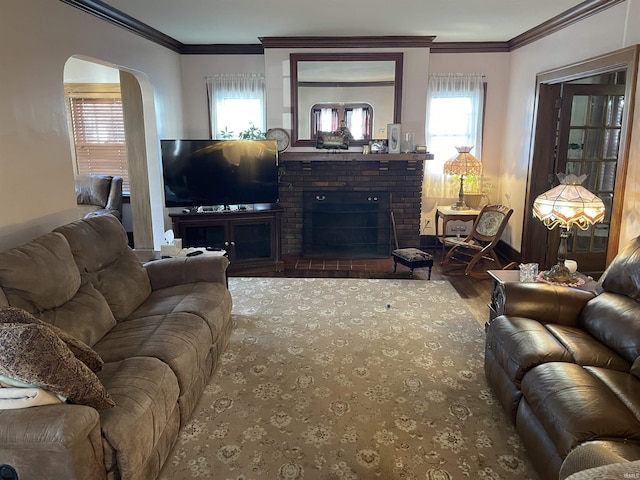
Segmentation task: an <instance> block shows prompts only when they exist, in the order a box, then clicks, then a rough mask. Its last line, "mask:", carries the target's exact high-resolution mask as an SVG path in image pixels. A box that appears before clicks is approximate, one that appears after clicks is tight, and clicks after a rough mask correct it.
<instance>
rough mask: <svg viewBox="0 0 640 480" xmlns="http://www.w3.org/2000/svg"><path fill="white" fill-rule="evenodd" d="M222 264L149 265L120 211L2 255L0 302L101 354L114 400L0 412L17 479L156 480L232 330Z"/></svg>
mask: <svg viewBox="0 0 640 480" xmlns="http://www.w3.org/2000/svg"><path fill="white" fill-rule="evenodd" d="M227 265H228V261H227V259H226V258H225V257H213V256H204V255H201V256H199V257H192V258H172V259H165V260H158V261H155V262H150V263H148V264H145V265H143V264H141V263H140V261H139V260H138V258H137V257H136V255H135V254H134V252H133V251H132V250H131V249H130V248H129V247H128V246H127V236H126V232H125V230H124V228H123V227H122V225H121V224H120V222H119V221H118V220H117V219H116V218H115V217H113V216H111V215H103V216H96V217H91V218H87V219H82V220H78V221H77V222H74V223H71V224H69V225H65V226H62V227H60V228H58V229H56V230H55V231H54V232H52V233H49V234H47V235H43V236H42V237H39V238H37V239H35V240H33V241H32V242H29V243H28V244H25V245H23V246H21V247H17V248H14V249H12V250H9V251H6V252H3V253H0V305H10V306H13V307H19V308H21V309H24V310H26V311H27V312H30V313H32V314H33V315H34V316H35V317H37V318H39V319H41V320H43V321H45V322H47V323H50V324H53V325H55V326H57V327H60V328H62V329H63V330H65V331H66V332H68V333H70V334H72V335H73V336H74V337H75V338H77V339H79V340H81V341H82V342H84V343H86V344H87V345H89V346H90V347H93V349H94V350H95V352H97V353H98V354H99V355H100V356H101V357H102V359H103V360H104V362H105V365H104V367H103V369H102V370H101V371H100V372H98V373H97V376H98V378H99V379H100V381H101V382H102V384H103V385H104V386H105V387H106V390H107V392H108V393H109V395H110V396H111V398H112V399H113V401H114V402H115V406H114V407H112V408H107V409H104V410H96V409H94V408H92V407H89V406H85V405H78V404H74V405H71V404H58V405H46V406H38V407H33V408H23V409H16V410H2V411H0V464H2V463H4V464H8V465H11V466H12V467H14V468H15V469H16V471H17V473H18V475H19V478H20V480H30V479H34V480H35V479H37V480H42V479H46V478H55V479H60V478H63V479H65V480H68V479H78V480H86V479H92V480H93V479H132V480H137V479H151V478H156V477H157V475H158V473H159V471H160V469H161V467H162V465H163V463H164V462H165V460H166V459H167V457H168V455H169V453H170V451H171V449H172V447H173V445H174V444H175V442H176V439H177V436H178V433H179V429H180V427H181V426H183V425H184V424H185V422H186V421H187V419H188V418H189V416H190V414H191V413H192V411H193V409H194V407H195V405H196V403H197V401H198V399H199V397H200V396H201V394H202V392H203V390H204V388H205V386H206V384H207V381H208V380H209V378H210V376H211V374H212V373H213V371H214V369H215V367H216V364H217V361H218V358H219V357H220V355H221V354H222V352H223V350H224V348H225V346H226V344H227V341H228V338H229V336H230V333H231V327H232V323H231V307H232V300H231V295H230V293H229V290H228V289H227V287H226V274H225V271H226V267H227Z"/></svg>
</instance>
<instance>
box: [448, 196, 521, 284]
mask: <svg viewBox="0 0 640 480" xmlns="http://www.w3.org/2000/svg"><path fill="white" fill-rule="evenodd" d="M512 213H513V209H512V208H508V207H505V206H504V205H485V206H484V207H483V208H482V210H481V211H480V213H479V214H478V217H477V218H476V220H475V222H473V228H472V229H471V233H469V235H468V236H467V237H466V238H454V237H445V239H444V244H445V246H448V247H451V249H450V250H449V251H448V252H447V254H446V255H445V257H444V259H443V260H442V262H441V263H440V265H442V266H443V267H447V266H450V267H451V268H455V267H464V266H465V265H466V268H465V270H464V273H465V275H469V276H471V277H475V278H486V277H487V276H488V275H487V269H486V268H485V269H483V270H482V271H479V270H477V269H474V267H475V266H476V264H477V263H478V262H480V261H481V260H482V261H484V260H488V261H491V262H494V263H495V265H496V267H495V268H496V269H502V268H503V265H502V262H501V261H500V259H499V258H498V255H497V254H496V252H495V251H494V248H495V246H496V245H497V244H498V241H499V240H500V237H501V236H502V232H503V231H504V229H505V227H506V226H507V223H508V222H509V217H511V214H512ZM454 260H455V261H457V262H458V263H457V264H455V263H452V261H454Z"/></svg>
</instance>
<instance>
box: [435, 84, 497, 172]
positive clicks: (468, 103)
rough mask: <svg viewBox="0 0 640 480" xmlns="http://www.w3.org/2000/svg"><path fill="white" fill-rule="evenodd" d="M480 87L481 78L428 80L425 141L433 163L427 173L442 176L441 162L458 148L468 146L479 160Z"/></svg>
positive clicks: (481, 90)
mask: <svg viewBox="0 0 640 480" xmlns="http://www.w3.org/2000/svg"><path fill="white" fill-rule="evenodd" d="M484 87H485V84H484V80H483V76H482V75H475V74H474V75H467V74H445V75H433V76H431V77H429V90H428V97H427V114H428V117H427V132H426V133H427V135H426V138H427V147H428V148H429V151H430V152H431V153H433V154H434V156H435V161H434V162H428V163H427V165H428V166H427V168H428V170H429V172H431V173H440V174H442V168H443V165H444V162H445V161H446V160H448V159H449V158H451V157H453V156H454V155H456V149H455V147H458V146H461V145H472V146H473V147H474V148H473V150H472V154H473V155H474V156H475V157H476V158H478V159H480V160H482V120H483V113H482V112H483V107H484Z"/></svg>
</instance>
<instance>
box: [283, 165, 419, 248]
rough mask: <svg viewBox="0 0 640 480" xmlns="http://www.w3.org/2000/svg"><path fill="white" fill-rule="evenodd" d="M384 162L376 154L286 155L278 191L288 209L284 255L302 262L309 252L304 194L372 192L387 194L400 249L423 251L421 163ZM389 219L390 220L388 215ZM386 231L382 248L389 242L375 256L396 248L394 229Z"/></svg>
mask: <svg viewBox="0 0 640 480" xmlns="http://www.w3.org/2000/svg"><path fill="white" fill-rule="evenodd" d="M385 157H386V155H380V156H379V157H378V155H375V154H372V155H360V154H355V155H349V154H309V153H302V154H296V153H286V154H283V155H282V156H281V158H280V164H281V165H282V166H283V167H284V170H285V171H284V174H282V176H281V178H280V189H279V190H280V192H279V193H280V206H281V207H282V209H283V215H282V229H281V234H282V253H283V254H290V255H299V256H302V255H303V254H305V250H307V253H308V252H309V247H308V245H307V246H305V245H304V237H305V233H304V230H305V223H306V224H307V225H308V224H309V221H310V219H309V217H308V216H309V213H308V212H307V214H306V215H307V218H306V219H305V213H304V203H305V202H304V200H305V192H313V196H314V197H315V196H318V195H320V196H322V195H323V194H324V193H329V192H343V193H344V192H371V193H373V194H376V195H380V194H383V195H385V196H386V194H387V193H388V198H389V199H390V202H389V204H390V206H388V207H385V208H386V209H387V210H386V211H388V210H389V209H390V211H391V213H392V214H393V219H394V223H395V232H396V234H397V238H398V244H399V246H400V247H409V246H415V247H417V246H419V244H420V205H421V196H422V177H423V160H422V157H420V156H419V155H402V156H397V155H394V156H393V157H394V158H393V159H390V160H386V158H385ZM398 157H399V158H398ZM387 158H391V157H387ZM334 159H335V160H334ZM307 197H308V193H307ZM366 198H368V196H367V197H366ZM380 215H381V214H379V215H378V216H380ZM384 215H385V219H386V215H387V213H385V214H384ZM389 216H391V215H389ZM336 217H337V216H336ZM342 221H344V220H342ZM381 223H384V222H381ZM387 225H388V227H384V226H379V227H377V228H390V229H391V231H390V232H388V233H389V234H388V235H386V236H385V235H380V236H379V238H380V241H381V242H383V243H387V242H388V245H386V246H385V245H381V246H379V248H378V250H376V251H377V252H379V253H380V252H387V251H390V249H392V248H395V241H394V238H393V231H392V227H393V226H392V224H391V223H390V222H389V223H388V224H387ZM335 229H340V226H339V225H336V226H335ZM306 236H307V237H308V234H307V235H306ZM385 247H388V248H385ZM314 251H318V252H319V255H318V256H320V257H322V256H325V257H327V256H333V255H334V254H335V252H332V250H331V249H324V250H323V249H319V250H318V249H315V250H314ZM384 254H386V253H384ZM309 255H310V256H311V255H312V254H311V253H309ZM313 256H316V255H315V254H313ZM374 256H380V254H378V255H372V257H374Z"/></svg>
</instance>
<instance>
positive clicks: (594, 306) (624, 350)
mask: <svg viewBox="0 0 640 480" xmlns="http://www.w3.org/2000/svg"><path fill="white" fill-rule="evenodd" d="M580 320H581V323H582V325H583V327H584V329H585V330H587V331H588V332H589V333H590V334H591V335H593V336H594V337H595V338H596V339H598V341H600V342H601V343H603V344H605V345H606V346H608V347H609V348H610V349H611V350H614V351H615V352H617V353H618V354H619V355H620V356H621V357H622V358H624V359H625V360H627V361H628V362H629V364H630V365H631V364H632V363H633V362H634V361H635V360H636V358H637V357H639V356H640V302H638V301H636V300H634V299H632V298H630V297H627V296H625V295H620V294H618V293H611V292H603V293H601V294H600V295H598V296H597V297H595V298H593V299H592V300H589V302H587V304H586V305H585V307H584V308H583V309H582V312H580Z"/></svg>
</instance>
